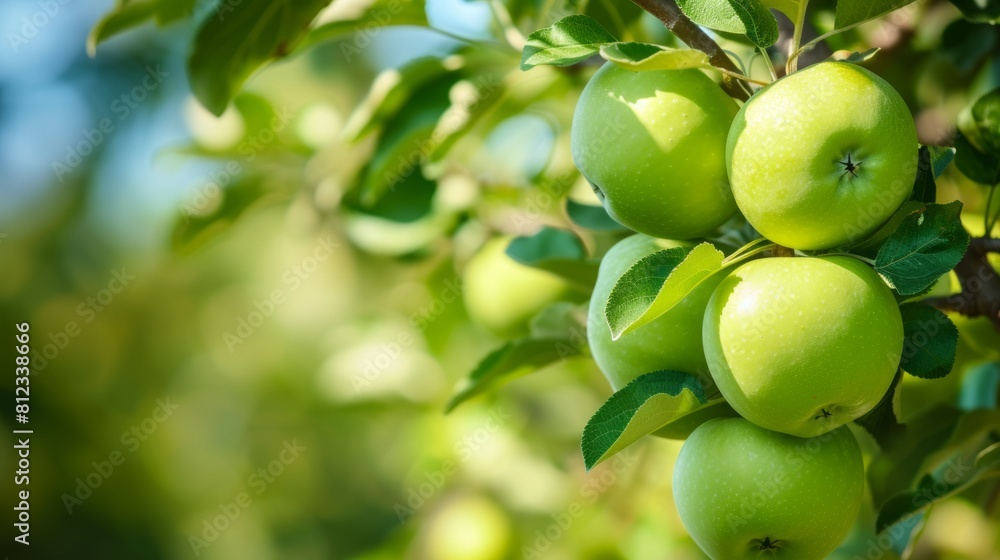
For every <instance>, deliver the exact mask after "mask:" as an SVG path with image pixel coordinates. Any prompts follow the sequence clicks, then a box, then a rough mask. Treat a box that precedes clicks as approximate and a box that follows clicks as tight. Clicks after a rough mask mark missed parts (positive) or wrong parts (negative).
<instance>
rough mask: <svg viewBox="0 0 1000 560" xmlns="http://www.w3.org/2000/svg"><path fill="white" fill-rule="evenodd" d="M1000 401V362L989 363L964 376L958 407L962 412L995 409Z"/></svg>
mask: <svg viewBox="0 0 1000 560" xmlns="http://www.w3.org/2000/svg"><path fill="white" fill-rule="evenodd" d="M998 399H1000V362H987V363H985V364H979V365H977V366H975V367H972V368H969V369H968V370H966V371H965V373H963V374H962V389H961V390H960V391H959V394H958V406H959V407H961V408H962V410H976V409H995V408H997V404H998Z"/></svg>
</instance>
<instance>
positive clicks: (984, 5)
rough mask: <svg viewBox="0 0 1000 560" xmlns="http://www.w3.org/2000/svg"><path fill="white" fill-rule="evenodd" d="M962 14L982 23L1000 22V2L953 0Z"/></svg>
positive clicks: (990, 0) (991, 0)
mask: <svg viewBox="0 0 1000 560" xmlns="http://www.w3.org/2000/svg"><path fill="white" fill-rule="evenodd" d="M951 3H952V4H954V5H956V6H958V9H959V10H962V15H964V16H965V17H967V18H968V19H970V20H972V21H978V22H981V23H1000V2H997V0H985V1H984V0H951Z"/></svg>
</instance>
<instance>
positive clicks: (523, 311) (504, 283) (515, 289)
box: [462, 236, 570, 338]
mask: <svg viewBox="0 0 1000 560" xmlns="http://www.w3.org/2000/svg"><path fill="white" fill-rule="evenodd" d="M510 241H511V238H510V237H506V236H504V237H496V238H493V239H491V240H489V241H487V242H486V243H485V244H484V245H483V247H482V248H481V249H480V250H479V252H477V253H476V254H475V255H473V257H472V258H471V259H470V260H469V263H468V264H467V265H466V267H465V271H464V273H463V275H462V299H463V300H464V302H465V310H466V311H467V312H468V314H469V318H470V319H472V322H474V323H476V324H478V325H480V326H482V327H484V328H486V330H488V331H490V332H491V333H493V334H495V335H496V336H499V337H501V338H514V337H517V336H520V335H523V334H526V333H527V332H528V321H529V320H531V318H532V317H534V316H535V315H537V314H538V313H539V312H540V311H541V310H542V309H544V308H545V307H547V306H548V305H549V304H551V303H553V302H555V301H557V300H559V299H561V298H563V297H564V296H566V295H567V294H568V293H569V291H570V285H569V284H568V283H567V282H566V281H565V280H563V279H561V278H559V277H558V276H556V275H554V274H551V273H549V272H545V271H544V270H538V269H536V268H532V267H530V266H526V265H523V264H521V263H519V262H517V261H515V260H514V259H512V258H510V257H509V256H507V253H506V251H507V245H509V244H510Z"/></svg>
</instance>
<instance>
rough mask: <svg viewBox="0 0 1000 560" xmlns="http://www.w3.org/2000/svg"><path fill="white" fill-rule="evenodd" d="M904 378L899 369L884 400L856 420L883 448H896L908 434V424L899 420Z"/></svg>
mask: <svg viewBox="0 0 1000 560" xmlns="http://www.w3.org/2000/svg"><path fill="white" fill-rule="evenodd" d="M902 379H903V371H902V370H897V371H896V377H895V378H893V380H892V384H891V385H889V390H888V391H886V392H885V395H882V400H880V401H879V402H878V404H877V405H875V408H873V409H871V410H870V411H869V412H868V414H865V415H864V416H862V417H861V418H858V419H857V420H855V421H854V422H855V423H856V424H858V425H859V426H861V427H862V428H864V429H865V430H867V431H868V433H869V434H871V435H872V437H873V438H875V441H876V442H878V445H879V447H881V448H882V449H883V450H891V449H893V448H895V447H896V446H897V445H898V444H899V442H901V441H902V440H903V438H904V437H905V436H906V425H904V424H901V423H900V422H899V416H900V410H899V404H900V388H901V386H902V384H901V381H902Z"/></svg>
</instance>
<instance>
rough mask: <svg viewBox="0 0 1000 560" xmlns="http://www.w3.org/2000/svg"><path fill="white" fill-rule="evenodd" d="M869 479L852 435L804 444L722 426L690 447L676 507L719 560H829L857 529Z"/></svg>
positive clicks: (678, 476) (678, 468)
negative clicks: (762, 559) (859, 512)
mask: <svg viewBox="0 0 1000 560" xmlns="http://www.w3.org/2000/svg"><path fill="white" fill-rule="evenodd" d="M864 474H865V471H864V464H863V462H862V459H861V449H860V448H859V447H858V443H857V441H856V440H855V439H854V435H853V434H851V432H850V431H849V430H848V429H847V428H839V429H837V430H835V431H833V432H828V433H826V434H823V435H821V436H818V437H815V438H812V439H803V438H799V437H795V436H790V435H786V434H781V433H778V432H772V431H770V430H766V429H764V428H761V427H759V426H756V425H754V424H753V423H751V422H748V421H747V420H744V419H743V418H724V419H716V420H710V421H708V422H706V423H704V424H702V425H701V426H700V427H699V428H698V429H696V430H695V431H694V433H692V434H691V437H690V438H688V440H687V441H686V442H684V446H683V447H682V448H681V451H680V454H679V455H678V457H677V463H676V465H675V466H674V479H673V491H674V501H675V503H676V504H677V511H678V512H679V513H680V517H681V521H683V522H684V526H685V527H686V528H687V530H688V532H689V533H690V534H691V537H693V538H694V540H695V542H696V543H698V546H700V547H701V548H702V550H704V551H705V552H706V553H707V554H708V555H709V556H710V557H711V558H712V559H713V560H759V559H760V558H778V559H787V560H822V559H824V558H826V557H827V555H828V554H830V553H831V552H833V550H834V549H835V548H837V546H838V545H839V544H840V543H841V542H842V541H843V540H844V537H846V536H847V534H848V532H849V531H850V529H851V525H852V524H853V523H854V520H855V517H856V516H857V514H858V511H859V510H860V508H861V500H862V498H863V496H864V487H865V483H864Z"/></svg>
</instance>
